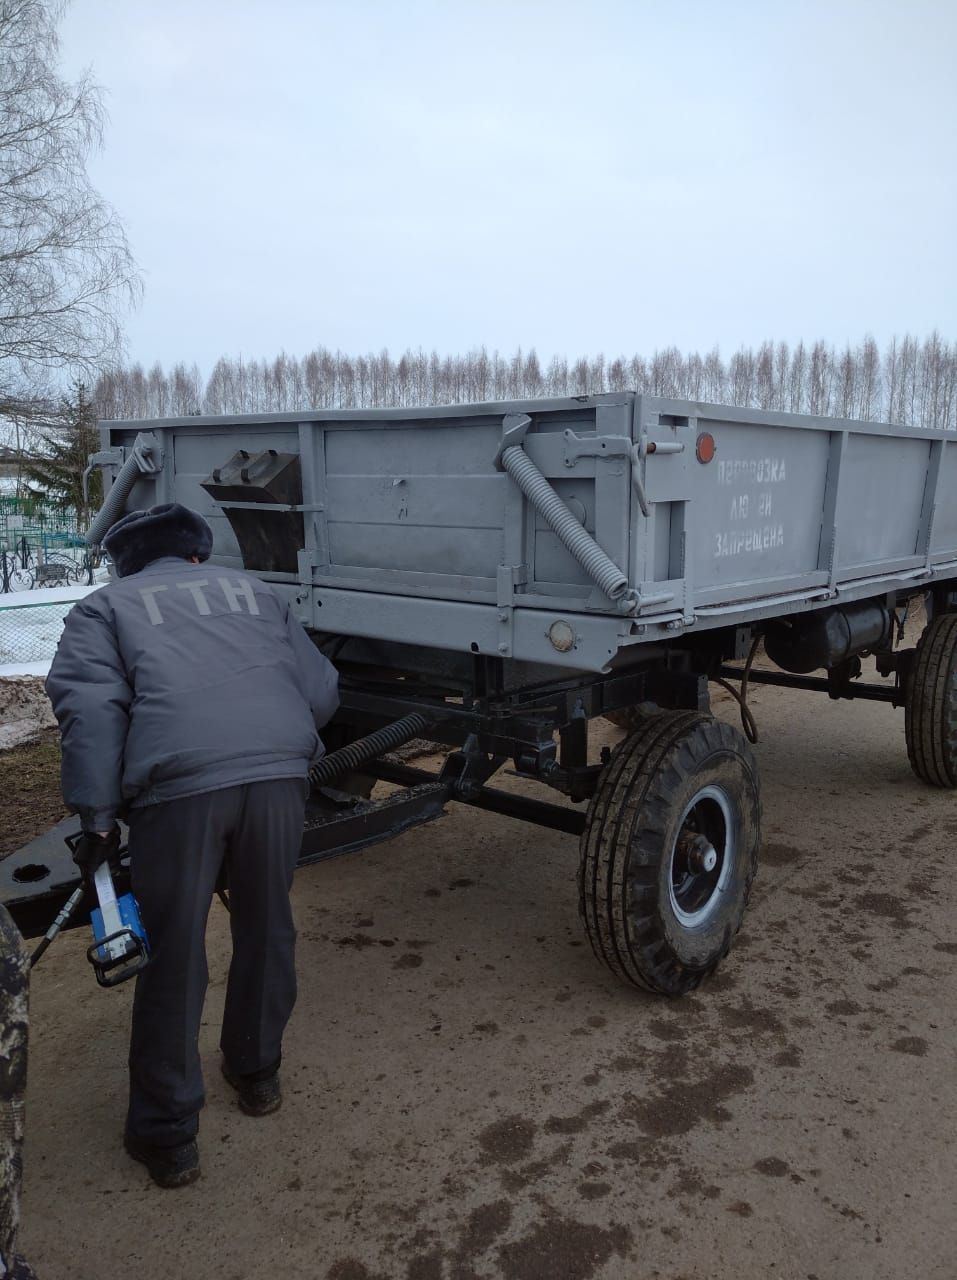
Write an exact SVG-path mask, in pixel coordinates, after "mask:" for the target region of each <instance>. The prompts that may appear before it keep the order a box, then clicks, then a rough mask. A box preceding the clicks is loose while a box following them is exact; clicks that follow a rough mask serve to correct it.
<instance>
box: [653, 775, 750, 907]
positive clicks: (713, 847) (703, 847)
mask: <svg viewBox="0 0 957 1280" xmlns="http://www.w3.org/2000/svg"><path fill="white" fill-rule="evenodd" d="M736 836H737V829H736V824H735V821H734V810H733V808H732V805H731V801H730V799H729V797H728V795H727V793H726V792H725V791H723V790H722V788H721V787H715V786H708V787H702V788H701V790H700V791H698V792H696V793H695V795H694V796H693V798H692V799H691V801H690V802H689V804H688V805H687V806H686V808H685V811H684V813H683V814H682V815H681V821H680V822H679V824H678V831H677V834H676V835H675V839H674V843H673V844H672V846H671V857H670V859H669V866H668V892H669V897H670V899H671V909H672V911H673V912H674V914H675V917H676V918H677V920H678V921H679V922H680V923H681V924H683V925H684V926H685V927H686V928H689V929H694V928H699V927H700V926H701V925H703V924H704V923H706V921H707V920H709V919H710V917H711V916H712V915H713V914H714V912H715V911H716V910H717V909H718V905H719V903H720V901H721V895H722V894H723V893H724V891H725V889H726V887H727V884H728V881H729V880H730V878H731V870H732V867H733V866H734V849H735V842H736Z"/></svg>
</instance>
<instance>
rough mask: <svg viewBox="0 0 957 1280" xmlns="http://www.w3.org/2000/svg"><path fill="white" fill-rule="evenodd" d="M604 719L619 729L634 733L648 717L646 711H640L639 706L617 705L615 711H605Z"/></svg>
mask: <svg viewBox="0 0 957 1280" xmlns="http://www.w3.org/2000/svg"><path fill="white" fill-rule="evenodd" d="M652 714H654V713H653V712H652ZM605 719H606V720H608V721H609V722H610V723H611V724H613V725H616V726H617V727H618V728H619V729H626V730H627V731H628V732H629V733H635V732H637V730H639V729H640V728H641V727H642V725H644V723H645V722H646V720H647V719H648V712H646V711H642V710H641V708H640V707H618V708H617V710H615V711H606V712H605Z"/></svg>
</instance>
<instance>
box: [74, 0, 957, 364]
mask: <svg viewBox="0 0 957 1280" xmlns="http://www.w3.org/2000/svg"><path fill="white" fill-rule="evenodd" d="M62 35H63V63H64V70H65V71H66V72H68V73H69V74H76V73H78V72H79V71H80V70H81V69H82V68H83V67H85V66H89V67H91V68H92V70H93V73H94V75H95V77H96V78H97V80H98V81H99V82H100V83H101V84H102V85H103V86H104V88H105V89H106V91H107V103H108V106H109V110H110V114H111V123H110V127H109V130H108V133H107V138H106V146H105V148H104V150H103V152H102V153H101V154H100V155H99V156H98V157H97V158H96V160H95V161H94V163H93V165H92V173H93V177H94V180H95V182H96V183H97V185H98V186H99V188H100V190H101V191H102V192H103V194H104V195H106V196H107V197H108V198H109V199H110V200H111V201H112V202H113V204H114V205H115V206H116V207H117V209H118V210H119V211H120V212H121V214H122V215H123V217H124V218H125V220H126V224H127V227H128V230H129V234H130V239H131V242H132V246H133V249H134V252H135V254H136V256H137V258H138V260H139V262H140V264H141V266H142V268H143V270H144V275H145V283H146V293H145V299H144V302H143V304H142V306H141V308H140V310H139V311H138V313H137V314H136V315H135V316H134V317H132V319H131V321H130V325H129V347H130V356H131V357H132V358H133V359H137V360H141V361H143V362H144V363H146V364H150V363H152V362H153V361H154V360H156V359H159V360H161V361H162V362H163V363H164V364H169V363H171V362H173V361H176V360H186V361H188V362H192V361H193V360H195V361H197V362H198V363H199V365H200V367H201V368H202V369H203V371H204V372H208V371H209V368H210V366H211V364H212V362H213V361H214V360H215V358H216V357H217V356H218V355H219V354H221V353H224V352H225V353H228V354H231V355H237V354H240V353H241V354H243V355H244V356H246V357H247V358H248V357H252V356H273V355H276V354H277V353H278V352H279V351H280V349H285V350H286V351H287V352H289V353H296V354H304V353H305V352H306V351H308V350H310V349H311V348H312V347H314V346H316V345H318V344H323V345H326V346H329V347H333V348H335V347H340V348H342V349H343V350H350V351H360V350H362V351H364V350H369V349H378V348H380V347H382V346H384V345H385V346H388V347H389V348H390V349H392V350H398V349H402V348H404V347H406V346H412V347H418V346H419V345H422V346H424V347H426V348H432V347H436V348H438V349H439V350H440V351H441V352H447V351H457V350H464V349H466V348H469V347H472V346H477V345H480V344H482V343H485V344H487V345H488V346H489V348H492V347H498V348H499V349H500V350H505V351H510V350H512V349H514V347H515V346H517V345H519V344H521V345H522V346H523V347H525V348H527V347H530V346H535V347H536V348H537V350H538V352H539V354H540V355H541V356H544V357H546V358H547V357H548V356H550V355H551V354H553V353H556V352H564V353H567V354H569V355H572V354H577V353H582V352H588V353H595V352H598V351H604V352H605V353H606V354H607V355H608V356H612V355H615V354H618V353H619V352H628V353H630V352H632V351H635V350H638V351H641V352H645V353H647V352H650V351H651V350H652V349H653V348H655V347H660V346H665V345H669V344H672V343H674V344H677V345H678V346H679V347H681V348H683V349H692V348H698V349H706V348H709V347H711V346H712V345H713V344H715V343H718V344H720V346H721V348H722V350H723V351H724V352H725V353H727V352H730V351H731V350H733V349H734V348H735V347H737V346H738V345H739V344H741V343H749V344H750V343H755V342H758V341H760V340H762V339H763V338H766V337H774V338H784V339H788V340H794V339H797V338H800V337H804V338H815V337H819V336H823V337H825V338H828V339H830V340H832V341H834V342H836V343H841V342H844V341H845V340H847V339H851V340H857V339H859V338H860V337H862V336H863V335H864V334H865V333H867V332H871V333H873V334H874V335H875V336H876V337H877V338H878V340H879V341H881V342H883V341H884V340H886V339H887V338H888V337H889V336H891V335H892V334H894V333H902V332H904V331H907V330H909V331H911V332H913V333H917V334H920V335H923V334H926V333H927V332H929V331H930V330H931V329H933V328H934V327H935V326H937V327H938V328H939V329H940V330H941V331H942V332H943V333H944V335H945V336H946V337H948V338H950V339H953V338H957V247H955V245H957V75H955V66H957V3H954V0H892V2H886V0H770V2H769V0H580V2H579V3H566V2H563V0H542V2H541V3H540V2H539V0H508V2H501V3H500V2H499V0H482V2H480V0H395V2H391V0H271V2H267V0H245V2H243V0H73V4H72V6H71V8H70V9H69V11H68V14H67V17H66V20H65V22H64V24H63V28H62Z"/></svg>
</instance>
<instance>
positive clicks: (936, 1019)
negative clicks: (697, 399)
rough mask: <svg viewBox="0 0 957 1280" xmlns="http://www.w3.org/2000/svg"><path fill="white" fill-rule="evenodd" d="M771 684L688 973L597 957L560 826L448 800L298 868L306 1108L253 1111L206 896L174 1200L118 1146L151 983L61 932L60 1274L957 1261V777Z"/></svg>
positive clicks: (219, 916) (883, 735) (49, 1272)
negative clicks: (680, 994) (235, 1089)
mask: <svg viewBox="0 0 957 1280" xmlns="http://www.w3.org/2000/svg"><path fill="white" fill-rule="evenodd" d="M754 705H755V710H756V712H757V714H758V720H759V723H760V725H761V727H762V730H763V733H764V739H763V741H762V743H761V744H760V745H759V747H758V748H757V753H758V757H759V761H760V764H761V768H762V772H763V779H764V813H765V820H764V821H765V828H764V829H765V848H764V857H763V865H762V868H761V872H760V874H759V877H758V880H757V884H756V888H755V894H754V897H753V899H752V905H751V908H750V910H749V913H748V916H747V918H746V921H745V928H744V930H743V932H742V934H741V936H740V937H739V940H738V943H737V945H736V947H735V948H734V950H733V951H732V953H731V956H730V957H729V959H728V960H727V961H726V963H725V964H724V966H723V967H722V969H721V970H720V971H719V975H718V976H717V977H716V978H715V980H713V981H712V982H711V983H710V984H709V985H708V986H707V987H705V988H703V989H702V990H701V991H700V992H699V993H697V994H696V995H695V996H694V997H691V998H686V999H684V1000H681V1001H677V1002H666V1001H663V1000H661V999H656V998H654V997H651V996H645V995H642V994H639V993H637V992H634V991H631V990H628V989H626V988H625V987H623V986H620V985H619V984H618V983H617V982H616V981H615V980H614V979H613V978H612V977H611V975H610V974H607V973H606V972H605V971H604V970H603V969H602V968H601V967H600V966H599V965H598V963H597V962H596V961H595V960H594V958H593V957H592V954H591V951H590V949H589V947H588V944H587V942H583V936H584V935H583V933H582V930H581V928H580V925H579V921H578V916H577V903H576V891H575V870H576V864H577V856H578V855H577V847H576V841H575V840H574V839H573V838H572V837H570V836H564V835H556V834H551V833H548V832H542V831H539V830H537V829H535V828H533V827H528V826H524V825H522V824H519V823H517V822H513V821H509V820H507V819H505V818H498V817H496V816H486V815H480V814H478V813H476V812H473V811H469V810H467V809H462V808H455V809H453V810H452V811H450V813H449V814H448V816H446V817H444V818H442V819H440V820H439V821H438V822H436V823H434V824H433V825H432V826H430V827H426V828H422V829H420V830H418V831H413V832H410V833H408V834H406V835H405V836H403V837H401V838H400V839H398V840H395V841H394V842H392V843H391V844H387V845H382V846H379V847H378V848H375V849H372V850H369V851H366V852H364V853H363V854H361V855H357V856H353V857H349V858H343V859H339V860H336V861H332V862H328V863H326V864H324V865H320V866H318V867H314V868H311V869H307V870H305V871H303V872H301V873H300V874H299V876H298V878H297V881H296V887H295V906H296V912H297V917H298V921H299V927H300V940H299V973H300V999H299V1004H298V1007H297V1010H296V1013H295V1015H294V1018H293V1021H292V1024H291V1026H290V1030H289V1033H288V1036H287V1042H286V1066H285V1072H284V1078H285V1098H286V1100H285V1103H284V1106H283V1109H282V1111H281V1112H279V1114H278V1115H276V1116H274V1117H272V1118H270V1119H267V1120H251V1119H248V1118H246V1117H244V1116H242V1115H241V1114H240V1113H239V1112H238V1111H237V1110H236V1109H235V1107H234V1105H233V1102H232V1100H231V1098H230V1096H228V1090H227V1087H226V1086H225V1085H224V1084H223V1082H222V1081H221V1079H220V1078H219V1074H218V1070H217V1031H218V1017H219V1013H220V1010H221V1006H222V999H223V979H224V973H225V965H226V956H227V943H226V940H227V927H226V918H225V915H224V913H223V911H222V909H221V908H220V907H219V906H218V904H217V905H215V906H214V908H213V912H212V915H211V920H210V938H209V940H210V947H209V950H210V959H211V973H212V982H211V988H210V996H209V1001H208V1006H207V1016H208V1022H207V1023H206V1024H205V1026H204V1030H203V1043H202V1048H203V1055H204V1060H205V1063H206V1068H207V1080H208V1087H209V1098H208V1105H207V1109H206V1111H205V1112H204V1115H203V1123H202V1132H201V1145H202V1158H203V1169H204V1176H203V1178H202V1179H201V1180H200V1182H199V1183H197V1184H196V1185H195V1186H194V1187H192V1188H189V1189H187V1190H185V1191H180V1192H164V1191H161V1190H158V1189H157V1188H154V1187H153V1186H152V1185H151V1184H150V1183H149V1181H148V1179H147V1175H146V1173H145V1171H144V1170H143V1169H142V1168H141V1167H140V1166H137V1165H134V1164H133V1163H132V1162H130V1161H129V1160H128V1159H127V1157H126V1156H125V1155H124V1154H123V1152H122V1150H121V1148H120V1133H121V1127H122V1121H123V1107H124V1087H125V1081H124V1062H125V1055H126V1043H125V1038H126V1031H127V1022H128V1013H129V1000H130V995H131V992H130V991H129V990H128V989H125V988H124V989H121V990H119V991H116V992H109V993H108V992H100V991H99V990H98V989H97V988H96V987H95V985H94V983H93V979H92V976H91V974H90V972H89V969H88V966H87V965H86V963H85V961H84V959H83V956H82V952H83V948H84V947H85V946H86V942H87V939H86V938H85V936H79V935H78V934H71V935H69V936H68V937H66V938H64V939H63V940H61V941H60V942H59V943H58V944H57V946H56V948H55V949H54V950H53V951H51V952H50V954H49V956H48V958H47V959H46V960H45V961H44V964H43V966H42V968H40V969H38V970H37V973H36V977H35V982H34V990H33V1040H32V1046H31V1063H30V1091H29V1098H28V1113H27V1132H28V1141H27V1149H26V1162H27V1176H26V1190H25V1197H24V1204H23V1212H24V1226H23V1233H22V1247H23V1249H24V1251H25V1252H26V1254H27V1256H28V1257H29V1258H30V1259H31V1260H32V1261H33V1263H34V1265H35V1266H36V1268H37V1271H38V1273H39V1275H40V1276H41V1280H69V1278H72V1277H77V1278H82V1280H99V1278H100V1277H102V1276H105V1275H122V1274H131V1275H136V1276H138V1277H140V1278H141V1280H154V1278H158V1277H168V1276H190V1277H204V1278H209V1280H247V1278H249V1280H251V1278H252V1277H260V1276H279V1275H281V1276H284V1277H291V1278H299V1277H301V1278H303V1280H307V1278H308V1280H317V1278H318V1280H476V1278H477V1277H483V1278H492V1277H502V1278H503V1280H589V1278H594V1280H611V1278H612V1277H616V1278H617V1277H623V1278H627V1280H646V1278H647V1280H651V1278H653V1277H660V1278H661V1280H692V1278H695V1280H699V1278H700V1280H725V1278H728V1280H730V1278H732V1277H734V1278H735V1280H738V1278H740V1277H762V1278H764V1277H782V1278H788V1280H790V1278H793V1280H883V1278H886V1280H908V1278H910V1277H914V1278H915V1280H916V1278H917V1277H920V1280H935V1278H940V1280H945V1278H946V1280H951V1278H952V1277H953V1276H954V1275H955V1274H957V1262H955V1260H954V1259H955V1256H957V1214H955V1210H954V1204H955V1191H957V1144H955V1142H954V1133H955V1125H957V1077H955V1072H954V1063H955V1048H957V1010H955V992H957V984H955V969H957V924H955V923H954V922H955V915H957V889H955V879H954V875H953V870H952V867H953V852H952V846H953V843H954V837H955V835H957V805H955V799H954V796H953V795H952V794H943V793H939V792H935V791H933V790H931V789H929V788H927V787H925V786H923V785H921V784H920V783H918V782H917V781H916V780H915V779H914V778H913V777H912V775H911V773H910V770H909V767H908V764H907V758H906V754H905V750H904V734H903V716H902V713H900V712H895V711H893V710H892V709H891V708H889V707H886V706H883V705H874V704H867V703H855V704H847V703H841V704H834V703H830V702H829V701H828V700H827V699H826V698H822V697H821V696H820V695H816V694H804V695H800V694H790V693H784V692H782V691H779V690H770V689H761V690H758V691H756V693H755V697H754ZM721 714H722V715H726V716H728V717H731V716H732V715H733V710H732V708H731V707H730V706H728V704H726V703H725V704H724V705H723V706H722V709H721ZM602 734H603V736H604V737H605V738H607V740H608V741H615V740H617V738H618V737H619V736H620V735H619V733H618V731H617V730H613V729H610V728H609V729H606V730H603V731H602ZM504 785H517V784H516V783H515V781H514V780H508V779H506V780H505V782H504Z"/></svg>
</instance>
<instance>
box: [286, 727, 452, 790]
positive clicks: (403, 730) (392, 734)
mask: <svg viewBox="0 0 957 1280" xmlns="http://www.w3.org/2000/svg"><path fill="white" fill-rule="evenodd" d="M432 724H433V721H431V720H429V719H427V718H426V717H425V716H423V715H420V714H419V713H418V712H417V711H415V712H413V713H412V714H411V715H408V716H403V717H402V719H401V720H396V721H395V722H394V723H393V724H387V725H385V726H383V728H381V729H377V730H376V731H375V733H370V734H369V736H368V737H367V738H357V739H356V741H355V742H350V743H349V745H348V746H346V747H340V748H339V749H338V750H337V751H331V752H330V753H329V755H327V756H324V757H323V758H322V759H321V760H320V761H319V763H318V764H314V765H313V766H312V768H311V769H310V770H309V781H310V782H311V783H312V784H313V786H315V787H324V786H328V784H329V783H330V782H332V781H333V780H334V779H335V778H338V777H339V776H340V775H341V774H343V773H348V772H349V771H350V770H351V769H357V768H358V767H359V765H361V764H365V763H366V762H367V761H369V760H374V759H375V758H376V756H381V755H384V754H385V752H386V751H394V750H395V749H396V747H401V746H403V744H404V743H406V742H410V741H411V740H412V739H413V738H418V737H420V736H421V735H422V734H423V733H424V732H425V731H426V730H427V729H430V728H431V727H432Z"/></svg>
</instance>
